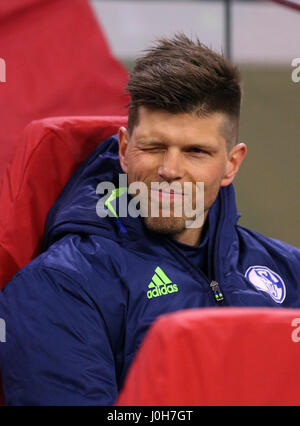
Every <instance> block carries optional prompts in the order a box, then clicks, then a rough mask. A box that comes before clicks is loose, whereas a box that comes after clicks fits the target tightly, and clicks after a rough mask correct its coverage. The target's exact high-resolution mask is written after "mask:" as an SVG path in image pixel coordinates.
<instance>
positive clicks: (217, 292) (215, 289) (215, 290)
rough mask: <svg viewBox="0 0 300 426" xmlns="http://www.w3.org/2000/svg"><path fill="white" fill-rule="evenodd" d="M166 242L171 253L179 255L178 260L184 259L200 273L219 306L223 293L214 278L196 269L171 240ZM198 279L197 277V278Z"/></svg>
mask: <svg viewBox="0 0 300 426" xmlns="http://www.w3.org/2000/svg"><path fill="white" fill-rule="evenodd" d="M167 241H168V242H167V244H166V245H169V246H170V248H171V250H172V251H173V254H174V255H175V256H176V257H180V260H181V261H182V260H183V261H184V262H185V263H188V265H189V267H191V268H192V270H194V271H195V270H196V271H197V274H200V275H201V277H202V278H203V280H204V281H205V282H206V283H207V285H208V288H209V292H210V294H212V295H213V298H214V301H215V303H216V304H217V305H219V306H221V305H222V304H223V302H224V295H223V293H222V291H221V289H220V285H219V283H218V282H217V281H216V280H209V278H208V277H207V276H206V275H205V274H204V273H203V272H202V271H201V269H198V268H196V267H195V265H194V264H193V263H192V262H191V261H190V260H189V259H188V258H187V257H186V256H185V255H183V256H182V254H181V253H179V249H178V248H177V247H176V245H175V244H173V242H172V241H171V240H167ZM197 281H198V279H197Z"/></svg>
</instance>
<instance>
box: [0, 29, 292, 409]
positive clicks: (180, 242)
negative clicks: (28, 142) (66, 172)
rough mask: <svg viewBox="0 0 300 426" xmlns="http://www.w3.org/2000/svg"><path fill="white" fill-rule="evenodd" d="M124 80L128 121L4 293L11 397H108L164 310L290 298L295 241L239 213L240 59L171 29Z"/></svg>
mask: <svg viewBox="0 0 300 426" xmlns="http://www.w3.org/2000/svg"><path fill="white" fill-rule="evenodd" d="M128 90H129V93H130V98H131V101H130V108H129V119H128V129H126V128H123V127H122V128H120V130H119V134H118V137H117V136H112V137H111V138H109V139H108V140H107V141H105V142H103V143H101V144H100V145H99V147H98V148H97V149H96V151H95V152H94V153H93V154H92V155H91V156H90V157H89V158H88V160H87V161H86V162H85V163H84V164H83V165H82V166H81V167H80V168H79V170H78V171H77V172H76V173H75V175H74V176H73V177H72V178H71V180H70V181H69V183H68V184H67V186H66V187H65V189H64V191H63V192H62V194H61V196H60V197H59V199H58V200H57V202H56V203H55V205H54V206H53V208H52V210H51V212H50V214H49V217H48V221H47V226H46V230H45V248H46V249H47V250H46V251H45V252H44V253H43V254H42V255H40V256H39V257H38V258H37V259H35V260H34V261H33V262H31V263H30V264H29V265H28V266H26V267H25V268H23V269H22V270H21V271H20V272H19V273H17V274H16V276H15V277H14V279H13V280H12V281H11V282H10V283H9V284H8V285H6V287H5V288H4V290H3V291H2V293H1V295H0V317H1V318H2V319H3V320H4V321H5V324H6V342H5V343H3V344H1V347H0V349H1V353H0V362H1V364H0V367H1V371H2V379H3V384H4V391H5V396H6V403H7V404H11V405H19V404H20V405H56V404H58V405H111V404H113V403H114V402H115V401H116V398H117V396H118V392H119V390H120V388H121V387H122V384H123V382H124V378H125V376H126V373H127V371H128V368H129V366H130V364H131V362H132V359H133V357H134V355H135V353H136V351H137V349H138V347H139V345H140V343H141V342H142V340H143V338H144V336H145V333H146V331H147V330H148V328H149V326H150V325H151V324H152V323H153V321H154V320H155V319H156V318H157V317H158V316H159V315H160V314H164V313H168V312H172V311H176V310H180V309H188V308H196V307H209V306H217V305H218V306H220V309H222V306H266V307H280V306H283V307H299V306H300V292H299V285H298V276H299V272H300V263H299V262H300V252H299V250H298V249H296V248H294V247H291V246H289V245H287V244H285V243H282V242H279V241H276V240H273V239H269V238H266V237H264V236H262V235H260V234H257V233H255V232H253V231H251V230H248V229H245V228H243V227H240V226H238V225H237V220H238V218H239V214H238V212H237V210H236V205H235V199H234V190H233V186H232V182H233V180H234V177H235V175H236V173H237V172H238V170H239V167H240V166H241V164H242V161H243V159H244V157H245V155H246V146H245V144H242V143H238V124H239V114H240V103H241V89H240V77H239V73H238V71H237V69H236V68H235V67H233V66H232V65H230V64H229V63H228V62H227V61H226V60H225V59H224V58H223V57H222V56H220V55H218V54H216V53H214V52H213V51H211V50H210V49H208V48H206V47H205V46H203V45H202V44H201V43H200V42H198V41H195V42H193V41H192V40H189V39H188V38H187V37H186V36H184V35H177V36H175V37H174V38H173V39H169V40H168V39H163V40H160V41H159V42H158V43H157V44H156V45H154V47H153V48H152V49H150V50H149V51H148V52H147V53H146V55H145V56H144V57H142V58H140V59H139V60H138V61H137V63H136V66H135V68H134V70H133V71H132V73H131V76H130V81H129V84H128ZM124 174H125V177H126V179H128V180H127V183H126V184H125V185H123V186H122V185H121V186H120V184H119V181H120V176H123V178H124ZM201 183H204V202H203V203H202V202H201V200H203V197H202V195H203V194H202V193H201V188H203V186H201ZM135 184H138V189H139V190H138V191H136V194H134V189H135V188H136V186H135ZM105 185H106V186H107V187H109V188H110V191H109V193H108V194H105V191H104V190H103V188H104V187H105ZM127 185H128V187H129V190H128V192H129V193H128V192H127V191H126V189H124V188H126V186H127ZM137 200H138V202H137ZM199 200H200V201H199ZM165 201H168V202H169V204H168V203H165ZM185 205H188V206H189V208H187V209H181V211H182V213H181V215H178V214H177V213H178V211H179V210H180V208H182V207H184V206H185ZM124 206H125V208H124ZM154 210H156V213H157V214H154V213H153V211H154ZM137 213H140V215H138V214H137Z"/></svg>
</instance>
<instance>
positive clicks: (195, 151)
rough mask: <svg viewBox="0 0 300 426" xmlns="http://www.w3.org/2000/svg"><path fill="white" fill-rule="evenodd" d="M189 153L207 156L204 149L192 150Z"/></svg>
mask: <svg viewBox="0 0 300 426" xmlns="http://www.w3.org/2000/svg"><path fill="white" fill-rule="evenodd" d="M188 152H190V153H192V154H207V152H206V151H204V150H203V149H200V148H191V149H189V150H188Z"/></svg>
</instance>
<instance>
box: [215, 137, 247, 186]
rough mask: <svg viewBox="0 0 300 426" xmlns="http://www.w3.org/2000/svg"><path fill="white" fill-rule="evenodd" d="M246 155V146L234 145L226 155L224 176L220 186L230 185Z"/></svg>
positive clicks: (242, 144)
mask: <svg viewBox="0 0 300 426" xmlns="http://www.w3.org/2000/svg"><path fill="white" fill-rule="evenodd" d="M246 154H247V146H246V145H245V144H244V143H239V144H237V145H235V146H234V147H233V148H232V150H231V151H230V152H229V154H228V159H227V164H226V170H225V175H224V177H223V179H222V182H221V186H227V185H230V184H231V183H232V182H233V180H234V178H235V175H236V174H237V172H238V171H239V168H240V166H241V164H242V162H243V160H244V158H245V156H246Z"/></svg>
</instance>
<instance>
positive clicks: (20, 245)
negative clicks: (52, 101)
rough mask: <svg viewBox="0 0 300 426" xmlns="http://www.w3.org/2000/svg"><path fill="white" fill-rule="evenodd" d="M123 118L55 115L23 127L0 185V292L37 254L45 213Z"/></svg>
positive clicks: (123, 121)
mask: <svg viewBox="0 0 300 426" xmlns="http://www.w3.org/2000/svg"><path fill="white" fill-rule="evenodd" d="M126 122H127V117H58V118H49V119H44V120H39V121H33V122H32V123H31V124H30V125H29V126H27V128H26V130H25V132H24V138H23V141H22V143H20V145H19V147H18V149H17V151H16V153H15V157H14V159H13V162H12V163H11V164H10V167H9V168H8V169H7V170H6V173H5V174H4V176H3V179H2V181H1V184H0V206H1V209H0V223H1V226H0V288H1V287H3V285H4V284H6V283H7V282H8V281H9V280H10V279H11V278H12V277H13V275H14V274H15V273H16V272H17V271H18V270H19V269H20V268H22V267H23V266H25V265H26V264H27V263H29V262H30V261H31V260H32V259H33V258H34V257H36V256H37V255H38V254H39V253H40V250H41V244H42V237H43V231H44V225H45V221H46V217H47V213H48V211H49V209H50V208H51V206H52V205H53V203H54V202H55V200H56V199H57V197H58V195H59V193H60V192H61V190H62V189H63V187H64V186H65V184H66V182H67V181H68V179H69V178H70V177H71V175H72V174H73V173H74V171H75V170H76V169H77V168H78V166H79V164H80V163H82V162H83V161H84V160H85V159H86V158H87V157H88V155H89V154H90V153H91V152H92V151H93V150H94V149H95V148H96V146H97V145H98V144H99V143H100V142H102V141H104V140H105V139H107V138H108V137H109V136H111V135H113V134H115V133H116V132H117V131H118V128H119V127H120V126H121V125H124V124H125V125H126Z"/></svg>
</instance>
